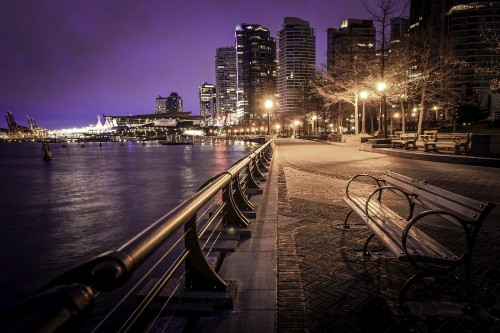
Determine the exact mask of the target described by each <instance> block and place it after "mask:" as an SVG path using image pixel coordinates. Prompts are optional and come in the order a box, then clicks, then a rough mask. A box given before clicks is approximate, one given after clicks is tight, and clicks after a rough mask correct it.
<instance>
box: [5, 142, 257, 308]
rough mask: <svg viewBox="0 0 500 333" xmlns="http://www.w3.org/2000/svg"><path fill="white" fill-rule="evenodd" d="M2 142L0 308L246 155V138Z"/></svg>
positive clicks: (122, 237)
mask: <svg viewBox="0 0 500 333" xmlns="http://www.w3.org/2000/svg"><path fill="white" fill-rule="evenodd" d="M40 147H41V146H40V144H34V143H33V144H28V143H23V144H0V153H1V154H2V156H3V159H2V162H1V163H0V174H1V175H2V186H1V187H0V216H2V220H1V223H0V267H2V274H1V275H0V292H2V295H3V296H4V298H3V302H1V303H2V304H1V305H0V310H1V309H3V308H4V307H5V306H6V305H9V304H10V303H11V302H13V301H15V300H18V299H20V298H24V297H25V296H27V295H29V294H31V293H33V292H34V291H35V290H37V289H38V288H40V287H41V286H42V285H43V284H44V283H46V282H47V281H48V280H50V279H51V278H53V277H54V276H56V275H57V274H60V273H62V272H64V271H66V270H67V269H68V268H69V267H71V266H73V265H75V264H77V263H78V262H80V261H82V260H86V259H88V258H90V257H92V256H94V255H96V254H99V253H101V252H103V251H106V250H110V249H113V248H116V247H117V246H119V245H121V244H123V243H124V242H125V241H127V240H129V239H130V238H131V237H132V236H133V235H135V234H136V233H137V232H139V231H140V230H142V229H143V228H145V227H146V226H147V225H149V224H150V223H152V222H154V221H155V220H156V219H158V218H159V217H161V216H163V215H164V214H165V213H166V212H168V211H169V210H170V209H172V208H173V207H175V206H177V205H178V204H179V203H181V202H182V201H184V200H185V199H187V198H188V197H189V196H191V195H192V194H194V193H195V191H196V190H197V189H198V188H199V187H200V186H201V185H202V184H203V183H204V182H205V181H206V180H208V179H209V178H211V177H212V176H214V175H216V174H219V173H221V172H223V171H225V170H227V169H228V168H229V167H230V166H231V164H232V163H234V162H236V161H237V160H239V159H240V158H241V157H243V156H244V155H246V154H247V153H248V152H249V151H250V149H251V147H250V146H249V145H247V144H243V143H239V144H234V145H232V144H217V145H201V144H195V145H192V146H161V145H152V144H148V145H147V146H142V145H141V144H139V143H128V144H127V145H125V146H120V145H119V144H118V143H103V146H102V147H99V144H98V143H95V144H86V147H85V148H81V147H80V145H78V144H68V145H67V147H66V148H62V147H61V146H59V145H55V144H53V145H51V150H52V151H53V152H54V158H53V159H52V160H51V161H50V162H43V160H42V152H41V150H40Z"/></svg>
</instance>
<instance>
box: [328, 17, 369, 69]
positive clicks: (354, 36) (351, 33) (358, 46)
mask: <svg viewBox="0 0 500 333" xmlns="http://www.w3.org/2000/svg"><path fill="white" fill-rule="evenodd" d="M327 33H328V46H327V67H328V71H331V70H332V69H333V68H334V66H336V65H338V64H339V61H340V60H341V59H342V58H345V57H347V58H349V59H350V58H351V57H354V56H364V57H372V56H373V55H374V54H375V53H374V52H375V28H374V27H373V21H372V20H359V19H352V18H349V19H345V20H343V21H342V23H341V25H340V28H338V29H335V28H330V29H328V30H327Z"/></svg>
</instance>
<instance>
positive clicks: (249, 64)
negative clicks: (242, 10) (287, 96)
mask: <svg viewBox="0 0 500 333" xmlns="http://www.w3.org/2000/svg"><path fill="white" fill-rule="evenodd" d="M235 39H236V62H237V67H236V70H237V92H236V94H237V104H236V118H237V119H238V122H239V123H243V124H249V123H252V122H254V121H257V120H258V119H259V117H261V116H263V114H264V113H265V112H267V111H266V110H265V109H264V101H265V100H266V99H268V98H269V97H270V96H274V95H275V94H276V79H277V62H276V40H275V39H274V38H272V37H271V35H270V33H269V30H268V29H267V28H266V27H263V26H261V25H258V24H241V25H238V26H237V27H236V31H235Z"/></svg>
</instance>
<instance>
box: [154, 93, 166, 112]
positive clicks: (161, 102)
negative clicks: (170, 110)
mask: <svg viewBox="0 0 500 333" xmlns="http://www.w3.org/2000/svg"><path fill="white" fill-rule="evenodd" d="M166 112H167V98H166V97H163V96H162V95H158V97H156V105H155V113H166Z"/></svg>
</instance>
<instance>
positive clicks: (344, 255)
mask: <svg viewBox="0 0 500 333" xmlns="http://www.w3.org/2000/svg"><path fill="white" fill-rule="evenodd" d="M276 143H277V146H276V149H275V154H274V158H275V159H276V161H277V163H278V170H279V172H278V178H279V180H278V189H279V191H278V202H279V205H278V213H279V214H280V216H283V217H286V216H289V217H294V218H295V219H296V220H295V222H293V223H288V224H286V225H283V226H279V227H278V235H277V237H278V240H277V241H278V305H277V330H278V332H435V331H436V332H437V331H440V332H493V331H500V322H499V319H498V318H500V218H499V217H500V190H498V189H499V187H500V170H499V169H496V168H487V167H478V166H467V165H455V164H444V163H437V162H428V161H419V160H408V159H403V158H397V157H392V156H387V155H382V154H376V153H369V152H360V151H358V150H356V149H355V148H350V147H339V146H334V145H328V144H322V143H315V142H308V141H303V140H290V139H283V140H277V142H276ZM387 169H391V170H394V171H396V172H400V173H403V174H407V175H410V176H412V177H413V178H417V179H425V180H427V181H428V182H429V183H430V184H433V185H437V186H440V187H443V188H446V189H449V190H451V191H454V192H457V193H461V194H463V195H466V196H470V197H473V198H476V199H479V200H485V201H490V202H493V203H495V204H496V205H497V207H496V208H495V209H494V210H493V211H492V212H491V214H490V215H489V218H488V219H487V221H486V222H485V225H484V226H483V229H482V231H483V232H481V234H480V236H479V237H478V243H477V251H476V253H475V257H474V272H473V279H474V282H475V286H476V290H477V291H476V295H477V299H478V303H479V304H480V305H481V307H482V309H484V311H483V313H482V314H483V315H482V316H479V317H475V318H471V317H466V316H455V317H453V318H439V317H430V316H429V317H427V318H426V317H421V316H420V317H408V316H401V315H399V314H398V311H397V308H396V306H395V304H396V300H397V294H398V290H399V288H400V287H401V286H402V285H403V283H404V282H405V281H406V279H407V278H408V276H410V275H411V274H412V273H413V272H414V270H413V268H412V267H410V266H409V265H408V264H407V263H401V262H397V261H396V260H394V259H393V258H391V257H390V256H389V255H387V254H386V253H385V251H384V250H383V246H382V245H380V244H379V245H378V246H377V243H373V245H374V246H375V247H378V248H379V251H378V252H377V253H376V255H374V256H372V258H371V259H369V260H366V259H363V258H362V256H361V250H362V247H363V243H364V240H365V239H366V237H367V236H368V233H367V231H366V229H364V228H361V227H354V228H352V229H349V230H344V229H343V228H342V226H341V224H342V223H343V218H344V216H345V214H346V213H347V212H348V210H347V208H346V206H345V205H344V204H343V203H342V201H341V198H342V196H343V195H344V191H345V186H346V184H347V180H348V179H349V178H350V177H351V176H353V175H355V174H358V173H367V172H368V173H373V174H375V175H380V174H381V173H382V172H383V171H385V170H387ZM427 232H429V233H431V234H432V236H433V237H436V238H438V239H439V238H447V239H453V240H455V239H457V241H458V240H459V238H458V237H457V235H459V233H457V231H456V230H452V229H446V230H445V229H443V228H434V229H433V230H428V231H427ZM439 282H440V281H427V282H426V283H429V286H428V288H426V289H425V291H430V292H431V293H432V294H433V296H437V297H440V298H441V299H443V300H447V298H449V297H451V299H455V298H456V297H457V295H455V293H456V292H459V291H456V290H453V288H451V287H446V288H441V285H440V284H439Z"/></svg>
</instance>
